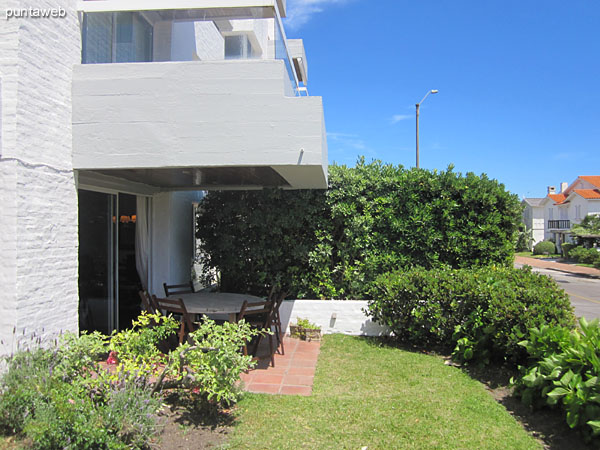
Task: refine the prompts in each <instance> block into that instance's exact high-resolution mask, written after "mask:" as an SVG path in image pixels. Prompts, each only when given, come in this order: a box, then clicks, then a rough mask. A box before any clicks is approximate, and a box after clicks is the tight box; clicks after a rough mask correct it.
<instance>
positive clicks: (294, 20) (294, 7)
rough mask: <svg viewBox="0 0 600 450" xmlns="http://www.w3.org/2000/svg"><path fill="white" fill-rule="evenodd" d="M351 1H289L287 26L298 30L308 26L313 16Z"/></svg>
mask: <svg viewBox="0 0 600 450" xmlns="http://www.w3.org/2000/svg"><path fill="white" fill-rule="evenodd" d="M349 1H351V0H288V2H287V14H286V16H287V17H286V18H285V19H284V20H285V25H286V27H288V28H289V29H290V30H297V29H299V28H301V27H302V26H303V25H304V24H306V23H307V22H308V21H309V20H310V19H311V17H312V16H313V15H315V14H318V13H320V12H323V9H324V8H326V7H328V6H330V5H335V4H338V5H339V4H344V3H348V2H349Z"/></svg>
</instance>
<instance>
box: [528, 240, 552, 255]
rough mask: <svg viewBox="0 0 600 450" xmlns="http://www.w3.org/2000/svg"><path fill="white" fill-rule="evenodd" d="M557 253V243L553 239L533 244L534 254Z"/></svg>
mask: <svg viewBox="0 0 600 450" xmlns="http://www.w3.org/2000/svg"><path fill="white" fill-rule="evenodd" d="M555 253H556V244H554V242H551V241H542V242H538V243H537V244H535V245H534V246H533V254H534V255H544V254H548V255H553V254H555Z"/></svg>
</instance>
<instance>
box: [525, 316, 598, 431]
mask: <svg viewBox="0 0 600 450" xmlns="http://www.w3.org/2000/svg"><path fill="white" fill-rule="evenodd" d="M520 345H522V346H523V347H524V348H525V349H526V350H527V352H528V354H529V357H530V362H529V364H528V365H527V366H525V367H522V368H521V372H522V375H521V376H520V377H519V378H518V379H517V380H516V381H515V380H513V382H514V384H515V386H516V390H515V393H516V394H517V395H519V396H521V399H522V401H523V402H524V403H525V404H527V405H530V406H535V407H541V406H550V407H560V408H561V409H563V411H564V412H565V419H566V422H567V424H568V425H569V426H570V427H571V428H579V429H581V430H582V432H583V433H584V434H585V435H586V436H587V437H588V438H590V437H597V436H600V382H599V378H598V377H599V376H600V357H599V355H598V348H600V325H599V323H598V320H597V319H595V320H593V321H591V322H589V323H588V322H587V321H586V320H585V318H581V319H580V321H579V329H578V330H570V329H567V328H564V327H556V326H554V327H550V326H541V327H539V328H538V327H535V328H533V329H531V331H530V333H529V339H528V340H525V341H522V342H521V343H520Z"/></svg>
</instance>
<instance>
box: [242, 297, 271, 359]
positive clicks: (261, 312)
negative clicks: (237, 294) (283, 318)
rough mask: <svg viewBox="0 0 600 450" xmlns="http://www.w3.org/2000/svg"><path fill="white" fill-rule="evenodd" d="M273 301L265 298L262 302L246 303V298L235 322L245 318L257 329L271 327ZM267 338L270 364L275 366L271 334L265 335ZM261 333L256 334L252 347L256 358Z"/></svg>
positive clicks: (268, 328)
mask: <svg viewBox="0 0 600 450" xmlns="http://www.w3.org/2000/svg"><path fill="white" fill-rule="evenodd" d="M273 306H274V304H273V302H272V301H269V300H266V301H264V302H255V303H248V300H245V301H244V303H243V304H242V309H241V310H240V312H239V313H238V315H237V322H239V321H240V320H242V319H243V320H245V321H246V322H247V323H249V324H250V325H251V326H252V327H253V328H259V329H266V330H270V329H271V323H272V321H273ZM267 336H268V338H269V358H270V360H271V364H272V365H273V367H275V352H274V351H273V335H272V334H269V335H267ZM262 337H263V336H262V334H259V335H258V336H256V338H255V339H256V342H255V343H254V346H253V348H252V352H251V355H252V356H254V357H256V358H257V359H258V354H257V353H258V346H259V344H260V342H261V340H262ZM243 350H244V355H247V354H248V346H247V345H244V349H243Z"/></svg>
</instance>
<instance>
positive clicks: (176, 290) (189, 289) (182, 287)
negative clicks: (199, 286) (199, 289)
mask: <svg viewBox="0 0 600 450" xmlns="http://www.w3.org/2000/svg"><path fill="white" fill-rule="evenodd" d="M163 288H164V290H165V296H166V297H171V296H172V295H176V294H193V293H194V284H193V283H192V282H191V281H190V282H189V283H184V284H167V283H163Z"/></svg>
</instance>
